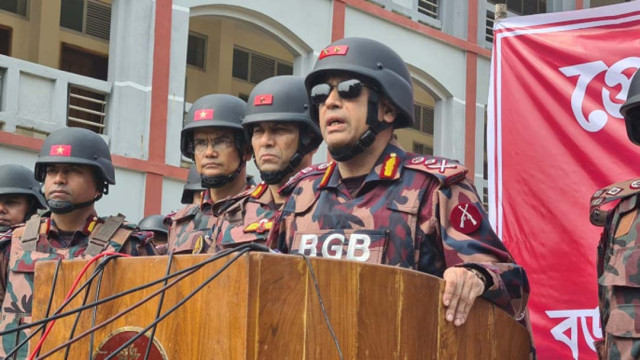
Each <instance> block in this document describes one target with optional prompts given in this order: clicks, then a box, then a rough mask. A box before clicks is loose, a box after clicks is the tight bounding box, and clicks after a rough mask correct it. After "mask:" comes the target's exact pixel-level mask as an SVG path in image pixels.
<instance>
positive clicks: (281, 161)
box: [214, 76, 322, 248]
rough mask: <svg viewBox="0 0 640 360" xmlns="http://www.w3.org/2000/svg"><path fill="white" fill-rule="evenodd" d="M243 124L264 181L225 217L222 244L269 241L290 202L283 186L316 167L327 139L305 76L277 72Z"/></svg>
mask: <svg viewBox="0 0 640 360" xmlns="http://www.w3.org/2000/svg"><path fill="white" fill-rule="evenodd" d="M242 126H243V128H244V131H245V134H246V137H247V139H248V140H250V141H251V146H252V149H253V155H254V159H255V163H256V166H257V167H258V170H259V171H260V177H261V178H262V182H261V183H260V184H258V186H256V187H255V188H252V189H249V190H247V191H245V192H243V193H241V194H239V195H238V196H236V197H235V198H234V199H233V202H234V204H233V205H231V206H229V207H228V208H227V210H226V211H225V213H224V214H223V215H222V217H221V223H220V226H219V227H218V231H217V234H216V236H215V237H214V238H215V239H216V243H217V246H218V248H226V247H231V246H236V245H237V244H241V243H247V242H252V241H259V242H264V241H265V240H266V238H267V234H268V233H269V230H270V229H271V227H272V226H273V217H274V216H275V215H276V214H277V212H278V210H279V208H280V207H281V206H282V204H283V203H284V198H283V197H282V196H281V195H280V194H279V193H278V189H279V188H280V187H281V186H282V185H284V184H285V183H286V182H287V179H288V178H289V177H290V176H292V175H294V174H295V173H297V172H298V171H300V170H301V169H304V168H307V167H308V166H309V165H311V156H312V155H313V152H315V150H316V149H317V148H318V145H320V143H321V142H322V135H321V134H320V129H319V128H318V125H316V123H314V122H313V121H312V120H311V117H310V116H309V97H308V96H307V92H306V88H305V86H304V79H303V78H302V77H299V76H275V77H272V78H269V79H266V80H264V81H262V82H261V83H259V84H258V85H256V87H255V88H254V89H253V91H251V94H250V95H249V104H248V105H247V114H246V116H245V118H244V120H243V121H242Z"/></svg>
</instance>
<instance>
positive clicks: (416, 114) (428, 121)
mask: <svg viewBox="0 0 640 360" xmlns="http://www.w3.org/2000/svg"><path fill="white" fill-rule="evenodd" d="M413 119H414V123H413V128H414V129H416V130H418V131H421V132H423V133H425V134H430V135H433V123H434V112H433V107H431V106H429V105H423V104H413Z"/></svg>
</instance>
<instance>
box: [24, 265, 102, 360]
mask: <svg viewBox="0 0 640 360" xmlns="http://www.w3.org/2000/svg"><path fill="white" fill-rule="evenodd" d="M103 273H104V271H100V274H103ZM91 283H93V280H91ZM91 283H89V287H88V288H87V291H86V292H85V293H84V299H82V305H85V304H86V303H87V299H88V298H89V291H90V290H91ZM80 316H82V313H81V312H79V313H78V315H76V321H74V322H73V326H72V327H71V331H70V332H69V339H73V335H74V334H75V333H76V328H77V327H78V322H80ZM70 349H71V348H67V351H66V352H65V353H64V358H65V359H67V358H68V357H69V350H70ZM38 355H40V349H38V354H36V356H38Z"/></svg>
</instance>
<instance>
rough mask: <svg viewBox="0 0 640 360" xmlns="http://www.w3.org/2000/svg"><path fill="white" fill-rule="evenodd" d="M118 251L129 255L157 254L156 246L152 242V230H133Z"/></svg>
mask: <svg viewBox="0 0 640 360" xmlns="http://www.w3.org/2000/svg"><path fill="white" fill-rule="evenodd" d="M120 252H121V253H123V254H129V255H131V256H153V255H158V252H157V250H156V247H155V246H154V244H153V232H151V231H134V232H133V233H131V235H130V236H129V238H128V239H127V241H126V242H125V243H124V245H122V248H121V249H120Z"/></svg>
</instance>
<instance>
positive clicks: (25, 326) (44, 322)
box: [0, 256, 118, 359]
mask: <svg viewBox="0 0 640 360" xmlns="http://www.w3.org/2000/svg"><path fill="white" fill-rule="evenodd" d="M116 257H118V256H110V257H107V258H106V259H105V261H104V262H102V263H101V264H100V265H98V267H99V268H100V267H101V266H104V265H106V263H107V262H108V261H109V260H111V259H114V258H116ZM103 264H104V265H103ZM97 275H98V274H97V273H95V272H94V274H92V275H91V277H90V278H89V279H88V280H87V281H86V282H85V283H84V284H83V285H82V286H81V287H80V288H79V289H78V290H77V291H76V293H75V294H73V295H72V296H71V297H70V298H69V299H68V300H66V301H65V302H64V303H62V305H61V306H60V307H59V308H58V309H57V310H56V311H55V312H54V315H53V316H47V317H45V318H44V319H42V320H39V321H37V322H32V323H29V324H23V325H20V326H17V327H15V328H13V329H9V330H5V331H0V337H2V336H4V335H6V334H11V333H14V332H17V331H22V330H25V329H29V328H31V327H35V326H40V327H39V328H38V329H36V330H35V331H33V332H32V333H31V335H29V336H28V337H27V338H26V339H24V340H23V341H22V342H21V343H20V344H18V345H16V347H15V348H13V350H11V351H10V352H9V353H8V354H7V359H8V358H9V357H10V356H12V355H15V354H16V353H17V352H18V350H19V349H20V348H21V347H23V346H24V345H25V344H27V343H28V342H29V340H31V338H33V337H34V336H35V335H36V334H37V333H38V332H39V331H41V330H42V331H43V332H42V334H43V335H44V329H45V328H46V326H47V323H48V322H49V321H50V320H51V319H53V320H55V319H59V318H61V317H64V316H58V315H57V314H58V313H59V312H60V311H62V309H63V308H64V307H65V306H67V304H69V303H70V302H71V301H72V300H73V299H74V298H75V297H76V296H77V295H78V294H80V292H82V290H84V288H85V287H87V285H88V284H90V282H91V280H92V279H93V278H95V276H97ZM55 276H57V273H56V274H55ZM52 291H53V289H52ZM65 316H66V315H65Z"/></svg>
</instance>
